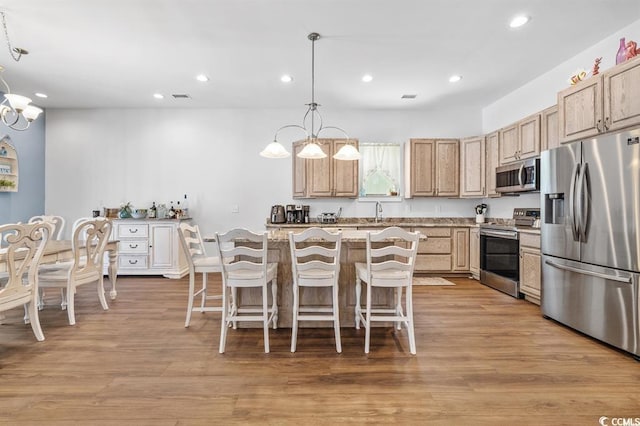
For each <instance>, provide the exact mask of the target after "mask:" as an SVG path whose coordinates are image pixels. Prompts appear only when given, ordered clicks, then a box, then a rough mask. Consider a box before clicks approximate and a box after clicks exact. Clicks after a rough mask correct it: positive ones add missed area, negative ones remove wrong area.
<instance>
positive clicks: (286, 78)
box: [280, 74, 293, 83]
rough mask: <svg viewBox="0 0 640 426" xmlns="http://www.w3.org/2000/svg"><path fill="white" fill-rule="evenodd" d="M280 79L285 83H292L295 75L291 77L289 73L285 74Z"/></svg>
mask: <svg viewBox="0 0 640 426" xmlns="http://www.w3.org/2000/svg"><path fill="white" fill-rule="evenodd" d="M280 81H281V82H283V83H291V82H292V81H293V77H291V76H290V75H289V74H285V75H283V76H282V77H280Z"/></svg>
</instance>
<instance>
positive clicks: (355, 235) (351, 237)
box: [204, 229, 427, 243]
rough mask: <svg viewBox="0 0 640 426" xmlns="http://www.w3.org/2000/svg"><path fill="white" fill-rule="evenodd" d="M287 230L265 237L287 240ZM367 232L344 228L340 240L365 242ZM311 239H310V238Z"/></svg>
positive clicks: (272, 239) (273, 231)
mask: <svg viewBox="0 0 640 426" xmlns="http://www.w3.org/2000/svg"><path fill="white" fill-rule="evenodd" d="M289 232H294V231H293V230H291V229H290V230H271V231H269V233H268V236H267V238H268V239H269V242H287V243H288V242H289ZM367 232H368V231H365V230H357V229H344V230H342V241H343V242H347V243H349V242H365V241H366V240H367ZM426 238H427V237H426V236H425V235H423V234H420V239H421V240H425V239H426ZM204 240H205V241H209V240H211V239H210V238H205V239H204ZM310 241H312V240H310Z"/></svg>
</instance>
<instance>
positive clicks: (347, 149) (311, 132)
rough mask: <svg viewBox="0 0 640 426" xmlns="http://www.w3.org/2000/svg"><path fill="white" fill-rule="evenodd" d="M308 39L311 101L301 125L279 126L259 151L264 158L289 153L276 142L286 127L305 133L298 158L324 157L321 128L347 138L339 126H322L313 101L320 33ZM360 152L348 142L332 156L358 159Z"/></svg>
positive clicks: (309, 36) (339, 158) (285, 155)
mask: <svg viewBox="0 0 640 426" xmlns="http://www.w3.org/2000/svg"><path fill="white" fill-rule="evenodd" d="M307 38H308V39H309V40H311V102H309V103H308V104H306V105H307V107H308V108H307V112H306V113H305V114H304V118H303V119H302V126H300V125H297V124H288V125H286V126H282V127H280V128H279V129H278V130H277V131H276V134H275V136H274V138H273V142H271V143H270V144H269V145H267V147H266V148H265V149H264V150H263V151H262V152H261V153H260V155H261V156H263V157H266V158H286V157H289V156H290V155H291V154H289V152H288V151H287V150H286V149H285V148H284V146H282V144H280V143H279V142H278V133H279V132H280V131H281V130H283V129H287V128H296V129H300V130H302V131H303V132H304V133H305V135H306V140H307V142H306V143H305V145H304V147H303V148H302V150H301V151H300V152H299V153H298V155H297V156H298V157H300V158H308V159H319V158H325V157H326V156H327V154H325V153H324V151H322V148H321V147H320V145H318V143H317V139H318V135H319V134H320V132H322V131H323V130H327V129H334V130H338V131H340V132H341V133H343V134H344V135H345V136H346V139H347V140H349V136H348V135H347V133H346V132H345V131H344V130H342V129H341V128H339V127H335V126H323V124H322V115H320V111H318V107H319V106H320V105H319V104H318V103H316V101H315V43H316V41H318V40H319V39H320V34H318V33H311V34H309V35H308V36H307ZM316 118H317V119H318V123H319V125H318V128H317V130H316V126H315V125H316ZM307 119H310V121H311V127H310V128H307ZM360 157H361V156H360V153H359V152H358V149H357V148H356V147H355V146H354V145H353V144H350V143H347V144H346V145H344V146H343V147H342V148H340V150H339V151H338V152H337V153H336V154H335V155H334V156H333V158H335V159H336V160H351V161H353V160H359V159H360Z"/></svg>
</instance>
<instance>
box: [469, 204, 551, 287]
mask: <svg viewBox="0 0 640 426" xmlns="http://www.w3.org/2000/svg"><path fill="white" fill-rule="evenodd" d="M538 227H540V209H537V208H531V209H525V208H516V209H514V210H513V219H512V220H510V221H506V222H505V223H502V224H497V223H483V224H481V225H480V282H481V283H482V284H484V285H487V286H489V287H492V288H495V289H496V290H500V291H502V292H503V293H506V294H508V295H510V296H513V297H515V298H520V297H522V296H521V294H520V285H519V280H520V236H519V233H518V230H519V229H521V228H538Z"/></svg>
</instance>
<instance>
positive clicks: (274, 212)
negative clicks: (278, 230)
mask: <svg viewBox="0 0 640 426" xmlns="http://www.w3.org/2000/svg"><path fill="white" fill-rule="evenodd" d="M285 222H286V218H285V214H284V206H281V205H277V206H272V207H271V223H285Z"/></svg>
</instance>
